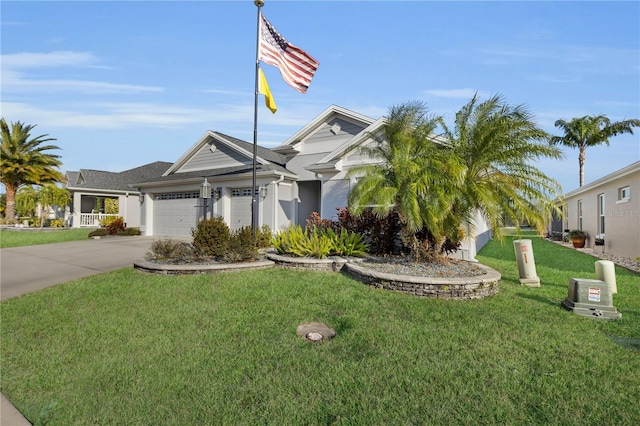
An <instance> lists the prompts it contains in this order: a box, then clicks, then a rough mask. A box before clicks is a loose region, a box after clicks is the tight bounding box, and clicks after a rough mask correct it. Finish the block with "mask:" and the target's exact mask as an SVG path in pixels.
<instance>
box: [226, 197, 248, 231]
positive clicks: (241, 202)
mask: <svg viewBox="0 0 640 426" xmlns="http://www.w3.org/2000/svg"><path fill="white" fill-rule="evenodd" d="M243 226H251V188H242V189H232V190H231V220H230V223H229V228H231V229H234V230H235V229H240V228H242V227H243Z"/></svg>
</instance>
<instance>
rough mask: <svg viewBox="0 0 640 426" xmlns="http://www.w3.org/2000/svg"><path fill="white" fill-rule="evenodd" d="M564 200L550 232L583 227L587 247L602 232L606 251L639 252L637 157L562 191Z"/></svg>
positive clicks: (639, 164) (632, 254)
mask: <svg viewBox="0 0 640 426" xmlns="http://www.w3.org/2000/svg"><path fill="white" fill-rule="evenodd" d="M564 204H565V206H564V208H565V211H564V213H565V220H564V222H561V221H559V220H557V219H556V220H554V221H553V223H552V225H551V226H552V229H551V230H552V232H554V233H557V232H558V231H559V230H562V231H568V230H571V229H581V230H584V231H587V232H588V233H589V236H590V238H589V239H588V240H587V247H593V246H594V239H595V236H596V235H599V234H604V241H605V243H604V246H603V249H604V250H605V251H606V252H609V253H612V254H614V255H618V256H623V257H627V258H631V259H635V258H637V257H639V256H640V161H636V162H635V163H633V164H631V165H629V166H627V167H624V168H622V169H620V170H618V171H616V172H614V173H611V174H610V175H607V176H604V177H602V178H600V179H598V180H596V181H594V182H591V183H589V184H587V185H584V186H582V187H580V188H578V189H576V190H574V191H571V192H569V193H567V194H565V195H564Z"/></svg>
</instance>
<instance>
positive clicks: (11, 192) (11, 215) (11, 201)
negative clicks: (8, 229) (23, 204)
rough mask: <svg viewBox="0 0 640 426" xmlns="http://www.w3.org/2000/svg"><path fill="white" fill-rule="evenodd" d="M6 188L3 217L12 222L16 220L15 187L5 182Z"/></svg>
mask: <svg viewBox="0 0 640 426" xmlns="http://www.w3.org/2000/svg"><path fill="white" fill-rule="evenodd" d="M4 187H5V189H6V190H7V206H6V208H5V211H4V217H5V218H6V219H7V222H9V223H13V222H14V221H15V220H16V188H14V187H13V186H10V185H7V184H5V186H4Z"/></svg>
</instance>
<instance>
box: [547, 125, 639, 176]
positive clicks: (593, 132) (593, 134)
mask: <svg viewBox="0 0 640 426" xmlns="http://www.w3.org/2000/svg"><path fill="white" fill-rule="evenodd" d="M555 126H556V127H559V128H561V129H562V130H563V132H564V135H563V136H554V137H552V138H551V139H550V142H551V143H552V144H554V145H564V146H568V147H570V148H578V150H579V151H580V152H579V153H578V165H579V167H580V186H582V185H583V184H584V161H585V152H586V150H587V148H588V147H590V146H597V145H601V144H603V143H604V144H607V146H609V138H610V137H612V136H616V135H621V134H624V133H630V134H633V128H634V127H638V126H640V120H637V119H631V120H624V121H616V122H613V123H612V122H611V120H609V118H607V117H606V116H604V115H585V116H584V117H578V118H573V119H572V120H570V121H565V120H558V121H556V122H555Z"/></svg>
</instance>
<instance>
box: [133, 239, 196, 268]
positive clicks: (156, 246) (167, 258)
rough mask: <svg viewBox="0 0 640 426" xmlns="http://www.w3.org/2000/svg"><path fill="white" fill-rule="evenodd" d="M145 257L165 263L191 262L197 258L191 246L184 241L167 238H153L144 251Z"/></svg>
mask: <svg viewBox="0 0 640 426" xmlns="http://www.w3.org/2000/svg"><path fill="white" fill-rule="evenodd" d="M145 259H147V260H149V261H160V262H167V263H193V262H197V261H198V260H199V258H198V255H197V253H196V251H195V250H194V249H193V247H192V246H191V245H190V244H189V243H187V242H184V241H177V240H172V239H171V238H168V239H160V240H155V241H154V242H153V243H151V248H150V249H149V250H148V251H147V252H146V253H145Z"/></svg>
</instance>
